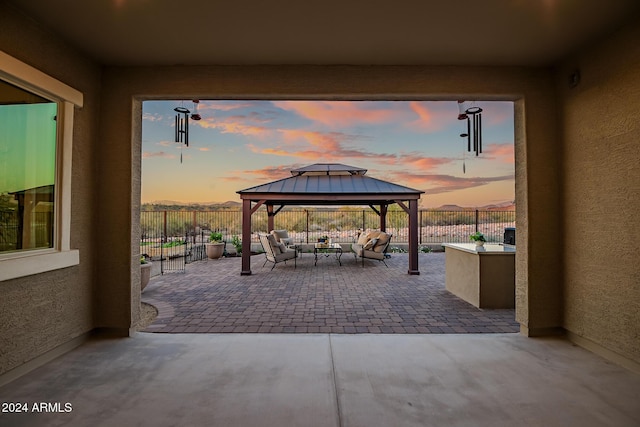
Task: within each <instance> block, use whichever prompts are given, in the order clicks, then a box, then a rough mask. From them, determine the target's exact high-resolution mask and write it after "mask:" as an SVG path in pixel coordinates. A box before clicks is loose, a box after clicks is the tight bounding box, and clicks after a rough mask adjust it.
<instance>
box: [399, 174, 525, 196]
mask: <svg viewBox="0 0 640 427" xmlns="http://www.w3.org/2000/svg"><path fill="white" fill-rule="evenodd" d="M390 174H391V175H392V176H393V178H394V180H396V181H400V182H406V183H410V185H413V186H417V187H418V188H421V189H422V190H423V191H424V192H425V194H440V193H448V192H451V191H456V190H464V189H467V188H473V187H480V186H483V185H487V184H490V183H492V182H499V181H513V180H514V179H515V175H503V176H493V177H469V178H467V177H457V176H453V175H438V174H419V173H412V172H404V171H401V172H391V173H390Z"/></svg>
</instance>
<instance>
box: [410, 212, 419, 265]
mask: <svg viewBox="0 0 640 427" xmlns="http://www.w3.org/2000/svg"><path fill="white" fill-rule="evenodd" d="M409 274H411V275H418V274H420V271H419V270H418V201H417V200H409Z"/></svg>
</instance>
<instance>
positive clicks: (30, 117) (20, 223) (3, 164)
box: [0, 52, 82, 281]
mask: <svg viewBox="0 0 640 427" xmlns="http://www.w3.org/2000/svg"><path fill="white" fill-rule="evenodd" d="M81 105H82V94H81V93H80V92H78V91H76V90H75V89H72V88H70V87H69V86H67V85H65V84H63V83H61V82H59V81H57V80H55V79H53V78H51V77H49V76H47V75H46V74H44V73H42V72H40V71H38V70H36V69H34V68H32V67H30V66H28V65H26V64H24V63H22V62H20V61H18V60H16V59H15V58H12V57H11V56H8V55H6V54H5V53H3V52H0V281H2V280H8V279H12V278H16V277H21V276H27V275H31V274H36V273H42V272H45V271H51V270H55V269H59V268H64V267H69V266H72V265H76V264H78V263H79V254H78V251H77V250H72V249H71V248H70V242H69V227H70V223H71V221H70V208H71V198H70V191H71V147H72V133H73V132H72V131H73V112H74V111H73V109H74V106H81Z"/></svg>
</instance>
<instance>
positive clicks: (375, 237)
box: [351, 231, 392, 268]
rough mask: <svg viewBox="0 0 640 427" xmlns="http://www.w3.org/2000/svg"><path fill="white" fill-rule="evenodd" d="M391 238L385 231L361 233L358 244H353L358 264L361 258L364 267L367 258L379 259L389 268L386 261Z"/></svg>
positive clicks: (352, 249) (352, 248)
mask: <svg viewBox="0 0 640 427" xmlns="http://www.w3.org/2000/svg"><path fill="white" fill-rule="evenodd" d="M391 237H392V235H391V234H389V233H385V232H384V231H370V232H368V233H365V232H362V233H360V235H359V236H358V240H357V242H355V243H352V244H351V251H352V252H353V255H354V257H355V258H356V262H357V261H358V257H360V258H361V259H362V266H363V267H364V260H365V258H368V259H377V260H378V261H382V263H383V264H384V265H385V266H386V267H387V268H388V267H389V266H388V265H387V263H386V262H385V261H384V260H385V258H386V257H387V250H388V249H389V243H390V242H391Z"/></svg>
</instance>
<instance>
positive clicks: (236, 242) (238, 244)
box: [231, 235, 242, 255]
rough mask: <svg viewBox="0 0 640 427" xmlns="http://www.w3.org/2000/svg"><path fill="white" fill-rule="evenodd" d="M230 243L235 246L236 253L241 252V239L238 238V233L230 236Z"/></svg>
mask: <svg viewBox="0 0 640 427" xmlns="http://www.w3.org/2000/svg"><path fill="white" fill-rule="evenodd" d="M231 244H232V245H233V247H234V248H236V255H240V254H242V240H240V237H238V235H234V236H233V237H232V238H231Z"/></svg>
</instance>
